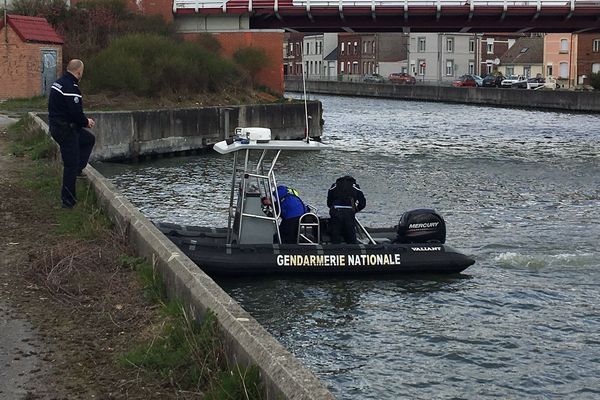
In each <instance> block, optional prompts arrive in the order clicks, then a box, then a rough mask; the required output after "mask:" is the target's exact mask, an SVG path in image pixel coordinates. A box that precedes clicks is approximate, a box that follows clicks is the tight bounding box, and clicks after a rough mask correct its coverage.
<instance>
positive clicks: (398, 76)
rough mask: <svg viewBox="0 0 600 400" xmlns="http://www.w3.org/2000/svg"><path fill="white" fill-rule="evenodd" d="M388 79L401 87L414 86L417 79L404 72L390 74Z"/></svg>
mask: <svg viewBox="0 0 600 400" xmlns="http://www.w3.org/2000/svg"><path fill="white" fill-rule="evenodd" d="M388 79H389V80H390V82H392V83H399V84H403V85H414V84H415V83H417V79H416V78H415V77H414V76H412V75H409V74H407V73H406V72H394V73H391V74H390V76H389V77H388Z"/></svg>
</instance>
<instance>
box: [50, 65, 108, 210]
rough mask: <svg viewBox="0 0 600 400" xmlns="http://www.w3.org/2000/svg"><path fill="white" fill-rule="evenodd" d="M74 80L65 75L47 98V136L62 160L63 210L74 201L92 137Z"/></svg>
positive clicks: (90, 147) (88, 154) (94, 139)
mask: <svg viewBox="0 0 600 400" xmlns="http://www.w3.org/2000/svg"><path fill="white" fill-rule="evenodd" d="M78 83H79V81H78V79H77V78H76V77H75V75H73V74H71V73H70V72H66V73H65V74H64V75H63V76H62V77H61V78H60V79H58V80H57V81H56V82H54V83H53V84H52V89H51V90H50V97H49V98H48V121H49V125H50V134H51V135H52V137H53V138H54V140H55V141H56V142H57V143H58V145H59V146H60V154H61V156H62V159H63V164H64V170H63V184H62V189H61V200H62V205H63V207H67V208H71V207H73V206H74V205H75V203H76V202H77V196H76V191H75V183H76V180H77V175H79V174H81V171H82V170H83V169H84V168H85V166H86V165H87V163H88V160H89V158H90V154H91V152H92V148H93V147H94V143H95V142H96V138H95V137H94V135H92V134H91V133H90V132H89V131H88V130H87V129H83V128H85V127H87V126H88V119H87V117H86V116H85V114H84V113H83V98H82V96H81V91H80V90H79V86H78Z"/></svg>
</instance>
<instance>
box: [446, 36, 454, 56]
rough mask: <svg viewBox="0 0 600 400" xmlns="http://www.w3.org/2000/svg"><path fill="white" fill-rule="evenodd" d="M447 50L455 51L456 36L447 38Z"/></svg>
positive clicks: (449, 51)
mask: <svg viewBox="0 0 600 400" xmlns="http://www.w3.org/2000/svg"><path fill="white" fill-rule="evenodd" d="M446 51H447V52H448V53H452V52H454V38H447V39H446Z"/></svg>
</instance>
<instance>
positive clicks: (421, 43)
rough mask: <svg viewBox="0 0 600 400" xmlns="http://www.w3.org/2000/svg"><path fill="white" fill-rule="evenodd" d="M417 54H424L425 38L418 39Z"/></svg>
mask: <svg viewBox="0 0 600 400" xmlns="http://www.w3.org/2000/svg"><path fill="white" fill-rule="evenodd" d="M418 43H419V44H418V47H417V52H419V53H424V52H425V38H424V37H420V38H419V42H418Z"/></svg>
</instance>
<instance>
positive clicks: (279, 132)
mask: <svg viewBox="0 0 600 400" xmlns="http://www.w3.org/2000/svg"><path fill="white" fill-rule="evenodd" d="M306 111H307V112H308V116H309V118H308V121H309V122H308V123H309V132H310V135H311V137H320V136H321V119H322V116H323V110H322V105H321V103H320V102H318V101H309V102H307V105H306ZM38 115H39V116H40V117H41V118H42V119H43V120H45V121H47V120H48V115H47V114H46V113H39V114H38ZM86 115H87V116H88V117H91V118H94V120H95V121H96V126H95V127H94V133H95V135H96V145H95V146H94V150H93V152H92V155H91V158H90V159H91V160H92V161H97V160H102V161H105V160H119V159H120V160H123V159H126V160H130V159H140V158H144V157H147V156H154V155H159V154H165V153H166V154H169V153H176V152H189V151H194V150H200V149H207V148H210V147H211V146H212V145H213V144H215V143H217V142H219V141H221V140H223V139H225V138H228V137H230V136H232V135H233V133H234V130H235V128H236V127H249V126H261V127H268V128H270V129H271V132H272V136H273V138H276V139H301V138H303V137H304V135H305V131H306V128H305V127H306V114H305V108H304V103H300V102H285V103H271V104H250V105H239V106H227V107H196V108H180V109H162V110H143V111H95V112H88V113H86Z"/></svg>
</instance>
